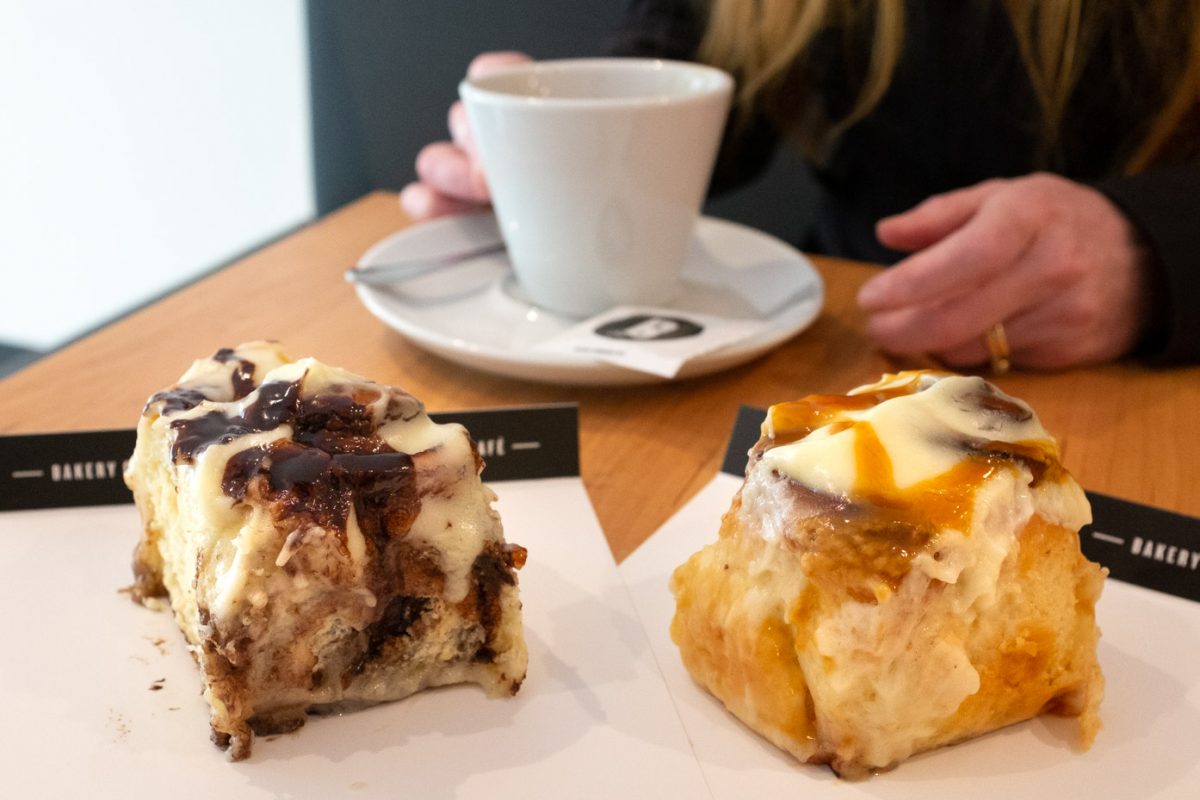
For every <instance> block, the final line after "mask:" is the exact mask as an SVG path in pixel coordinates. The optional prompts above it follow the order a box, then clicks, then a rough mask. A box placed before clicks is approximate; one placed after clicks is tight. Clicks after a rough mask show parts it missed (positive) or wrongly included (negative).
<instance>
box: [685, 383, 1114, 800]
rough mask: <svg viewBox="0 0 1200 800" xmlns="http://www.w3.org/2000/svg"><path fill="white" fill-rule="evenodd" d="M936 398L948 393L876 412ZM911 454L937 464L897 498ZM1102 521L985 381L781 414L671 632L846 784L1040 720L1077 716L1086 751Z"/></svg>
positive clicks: (726, 689) (1021, 408)
mask: <svg viewBox="0 0 1200 800" xmlns="http://www.w3.org/2000/svg"><path fill="white" fill-rule="evenodd" d="M924 392H932V393H934V394H935V395H940V396H939V397H937V398H936V399H930V398H932V395H931V396H930V397H929V398H920V399H919V400H918V402H917V403H913V404H912V405H913V407H912V408H908V409H905V408H904V407H903V405H900V406H896V407H895V408H890V409H887V410H886V411H885V412H878V411H874V410H875V409H880V408H882V404H884V403H888V402H892V401H895V400H896V399H897V398H910V399H911V398H916V397H917V395H918V394H921V393H924ZM947 409H949V411H947ZM943 414H946V415H948V416H949V417H952V418H953V419H950V420H949V421H947V419H938V417H939V416H940V415H943ZM1013 433H1016V436H1015V437H1014V436H1010V435H1009V434H1013ZM839 434H840V435H841V437H842V438H843V439H845V440H846V441H844V442H842V443H840V444H837V443H835V442H834V441H833V440H834V439H835V437H837V436H838V435H839ZM796 443H799V446H796V447H791V448H790V451H789V445H794V444H796ZM901 445H906V446H905V447H902V446H901ZM926 446H929V447H933V448H935V449H939V450H945V451H946V452H941V453H937V452H933V451H930V452H915V451H918V450H921V449H922V448H924V447H926ZM806 448H807V450H806ZM905 450H908V455H910V456H912V457H913V458H915V459H917V460H919V461H920V462H922V463H921V465H919V468H918V469H917V470H916V472H915V473H914V472H913V470H912V469H907V471H908V472H909V473H912V474H909V475H908V476H907V478H905V480H904V484H905V485H901V483H902V482H901V480H900V478H899V475H900V473H902V472H905V470H906V468H904V467H902V466H901V465H898V464H897V463H896V462H897V461H898V460H900V459H904V458H905V457H906V453H905ZM809 451H811V452H809ZM943 467H946V469H943ZM912 477H915V478H917V480H915V481H913V482H911V483H908V482H907V481H908V478H912ZM843 479H844V480H843ZM1089 520H1090V511H1089V509H1088V506H1087V501H1086V499H1085V498H1084V496H1083V493H1082V490H1081V489H1080V488H1079V486H1078V485H1077V484H1076V483H1075V481H1074V480H1073V479H1072V478H1071V477H1070V475H1069V474H1067V472H1066V471H1065V470H1064V469H1063V468H1062V466H1061V464H1060V462H1059V459H1058V450H1057V446H1056V444H1055V443H1054V441H1053V440H1052V439H1050V438H1049V436H1048V435H1046V434H1045V433H1044V431H1043V430H1042V429H1041V425H1040V423H1038V422H1037V419H1036V416H1035V415H1034V414H1033V412H1032V411H1031V410H1030V409H1029V408H1028V406H1026V405H1024V404H1023V403H1021V402H1020V401H1017V400H1015V399H1013V398H1011V397H1008V396H1007V395H1004V394H1002V393H1000V392H999V390H997V389H996V388H995V387H993V386H991V385H990V384H987V383H986V382H984V381H982V380H981V379H978V378H963V377H959V376H950V375H945V374H938V373H928V372H910V373H901V374H899V375H896V376H885V378H884V379H883V380H882V381H880V383H878V384H874V385H872V386H868V387H861V388H860V389H858V390H856V391H855V392H854V393H853V394H850V395H846V396H814V397H810V398H806V399H805V400H802V401H798V402H796V403H789V404H781V405H778V406H774V407H772V408H771V410H770V412H769V414H768V418H767V421H766V422H764V425H763V436H762V438H761V439H760V440H759V442H758V444H757V445H755V447H754V449H753V450H752V451H751V457H750V463H749V465H748V467H747V475H746V480H745V482H744V484H743V486H742V488H741V489H740V490H739V492H738V494H737V495H736V497H735V498H734V500H733V504H732V507H731V508H730V510H729V511H728V512H727V513H726V514H725V516H724V518H723V520H722V524H721V529H720V535H719V538H718V540H717V541H716V542H715V543H713V544H710V545H708V546H706V547H705V548H703V549H702V550H700V551H699V552H697V553H696V554H695V555H693V556H692V557H691V558H690V559H689V560H688V561H687V562H686V563H685V564H683V565H682V566H681V567H679V568H678V569H677V570H676V572H675V573H674V575H673V578H672V581H671V586H672V590H673V592H674V593H675V597H676V601H677V610H676V615H675V618H674V621H673V624H672V629H671V632H672V637H673V638H674V640H675V642H676V644H677V645H678V646H679V649H680V654H681V656H682V658H683V662H684V664H685V665H686V667H687V669H688V670H689V672H690V673H691V675H692V676H693V678H694V679H695V680H696V681H697V682H698V683H699V684H700V685H701V686H703V687H704V688H706V689H707V690H708V691H710V692H711V693H712V694H713V695H714V696H715V697H717V698H718V699H719V700H721V702H722V703H724V704H725V706H726V707H727V708H728V709H729V711H730V712H732V713H733V714H734V715H735V716H736V717H738V718H739V719H740V720H742V721H743V722H744V723H745V724H746V725H748V726H749V727H750V728H752V729H753V730H755V731H757V732H758V733H759V734H761V735H762V736H764V737H765V738H766V739H768V740H769V741H771V742H772V743H774V744H775V745H777V746H778V747H780V748H782V749H783V750H786V751H787V752H788V753H790V754H792V755H793V756H794V757H796V758H797V759H799V760H800V761H805V762H810V763H828V764H830V765H831V766H832V768H833V769H834V770H835V771H836V772H838V773H839V774H841V775H844V776H849V777H862V776H865V775H867V774H869V773H870V772H871V771H873V770H878V769H884V768H888V767H891V766H894V765H896V764H897V763H899V762H900V761H902V760H904V759H905V758H908V757H909V756H911V755H913V754H915V753H918V752H921V751H925V750H930V749H932V748H936V747H939V746H941V745H945V744H950V743H952V742H957V741H960V740H963V739H967V738H970V737H973V736H977V735H979V734H982V733H985V732H987V731H991V730H994V729H997V728H1000V727H1003V726H1005V725H1009V724H1011V723H1014V722H1018V721H1021V720H1025V719H1028V718H1031V717H1033V716H1035V715H1037V714H1040V713H1044V712H1046V713H1053V714H1059V715H1065V716H1075V717H1078V718H1079V730H1080V735H1081V743H1082V744H1083V745H1084V746H1087V745H1090V743H1091V741H1092V739H1093V738H1094V736H1095V735H1096V732H1097V730H1098V729H1099V715H1098V707H1099V703H1100V700H1101V697H1102V694H1103V677H1102V675H1101V672H1100V668H1099V665H1098V662H1097V660H1096V644H1097V638H1098V635H1099V632H1098V629H1097V627H1096V624H1095V618H1094V608H1095V603H1096V601H1097V599H1098V597H1099V595H1100V592H1101V588H1102V585H1103V581H1104V574H1105V573H1104V571H1103V570H1102V569H1100V568H1099V567H1098V566H1097V565H1096V564H1093V563H1091V562H1089V561H1088V560H1087V559H1085V558H1084V557H1083V555H1082V554H1081V553H1080V550H1079V541H1078V529H1079V527H1080V526H1081V525H1082V524H1085V523H1086V522H1087V521H1089Z"/></svg>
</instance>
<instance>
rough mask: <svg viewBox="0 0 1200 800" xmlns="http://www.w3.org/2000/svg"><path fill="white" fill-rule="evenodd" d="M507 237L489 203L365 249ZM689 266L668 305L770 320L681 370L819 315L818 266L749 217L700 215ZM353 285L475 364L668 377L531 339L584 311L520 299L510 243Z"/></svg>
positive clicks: (401, 325)
mask: <svg viewBox="0 0 1200 800" xmlns="http://www.w3.org/2000/svg"><path fill="white" fill-rule="evenodd" d="M499 239H500V234H499V232H498V231H497V229H496V220H495V217H494V216H493V215H492V214H491V213H481V214H470V215H466V216H456V217H446V218H443V219H438V220H434V221H432V222H428V223H424V224H421V225H414V226H412V227H409V228H405V229H404V230H402V231H398V232H397V233H394V234H392V235H391V236H388V237H387V238H386V239H383V240H382V241H380V242H378V243H377V244H375V245H374V246H373V247H372V248H371V249H370V250H368V251H367V252H366V253H365V254H364V255H363V257H362V258H361V259H360V260H359V266H364V267H365V266H372V265H374V264H383V263H388V262H390V261H394V260H398V259H409V258H422V257H435V256H440V255H444V254H447V253H451V252H458V251H463V250H469V249H472V247H474V246H479V245H482V244H486V243H489V242H496V241H499ZM563 268H564V269H570V265H569V264H564V265H563ZM684 275H685V283H684V288H683V290H682V292H681V294H680V296H679V297H678V298H677V299H676V301H675V302H674V303H672V304H671V308H672V309H675V310H679V311H693V312H698V313H704V314H715V315H719V316H726V317H748V318H756V319H761V320H763V321H764V322H766V323H767V324H766V325H765V326H764V327H763V329H762V330H761V331H759V332H758V333H757V334H755V335H754V336H751V337H750V338H748V339H743V340H741V341H739V342H736V343H734V344H731V345H728V346H726V347H723V348H721V349H719V350H716V351H714V352H711V353H707V354H705V355H702V356H699V357H697V358H696V359H694V360H692V361H689V362H688V363H687V364H685V365H684V367H683V368H682V370H680V372H679V374H678V375H677V376H676V379H677V380H678V379H682V378H690V377H695V376H697V375H705V374H708V373H711V372H716V371H718V370H723V369H728V368H729V367H732V366H735V365H737V364H741V363H744V362H746V361H749V360H751V359H753V358H756V357H758V356H760V355H762V354H763V353H765V352H766V351H768V350H770V349H771V348H772V347H775V346H776V345H778V344H780V343H781V342H783V341H785V340H787V339H789V338H790V337H792V336H794V335H795V334H797V333H799V332H800V331H802V330H804V329H805V328H807V327H808V326H809V325H810V324H812V322H813V320H814V319H816V317H817V315H818V314H819V313H820V311H821V306H822V304H823V302H824V284H823V282H822V281H821V276H820V275H818V274H817V271H816V270H815V269H813V266H812V264H811V263H810V262H809V261H808V259H806V258H805V257H804V256H803V255H801V254H800V253H799V252H798V251H797V250H796V249H795V248H793V247H791V246H790V245H787V244H785V243H784V242H782V241H780V240H778V239H776V238H775V237H773V236H770V235H768V234H765V233H762V232H761V231H756V230H754V229H753V228H748V227H746V226H744V225H738V224H735V223H732V222H726V221H724V220H719V219H713V218H711V217H702V218H701V219H700V221H699V223H698V224H697V226H696V233H695V235H694V239H693V242H692V247H691V250H690V252H689V255H688V262H687V265H686V267H685V268H684ZM356 289H357V291H358V297H359V299H360V300H361V301H362V303H363V305H365V306H366V307H367V309H368V310H370V312H371V313H372V314H374V315H375V316H376V317H378V318H379V319H381V320H383V321H384V322H385V323H387V324H388V325H389V326H391V327H392V328H395V329H396V330H397V331H399V332H400V333H401V334H403V335H404V336H405V337H407V338H408V339H410V340H411V341H412V342H413V343H415V344H417V345H419V346H420V347H423V348H425V349H426V350H429V351H431V352H433V353H437V354H438V355H440V356H443V357H444V358H447V359H450V360H451V361H455V362H457V363H460V364H464V365H466V366H469V367H474V368H476V369H481V370H484V371H487V372H493V373H496V374H499V375H506V376H509V377H515V378H524V379H527V380H532V381H542V382H548V383H567V384H603V385H621V384H637V383H655V382H660V381H663V380H666V379H664V378H661V377H659V376H656V375H651V374H648V373H643V372H638V371H636V370H632V369H627V368H625V367H619V366H615V365H612V364H607V363H605V362H603V361H599V360H596V359H593V358H589V357H585V356H579V355H574V354H565V353H554V352H546V351H540V350H535V349H534V348H535V346H536V345H538V344H539V343H541V342H544V341H546V340H547V339H549V338H550V337H552V336H555V335H557V334H559V333H561V332H562V331H564V330H566V329H567V328H569V327H571V326H573V325H575V324H577V323H578V322H579V320H577V319H571V318H569V317H563V316H559V315H557V314H553V313H551V312H548V311H543V310H542V309H540V308H537V307H535V306H533V305H530V304H529V303H528V302H527V301H525V300H524V299H522V297H521V293H520V289H519V287H518V286H517V284H516V281H515V279H514V278H513V276H512V272H511V268H510V266H509V261H508V256H507V255H506V254H504V253H499V254H494V255H488V256H481V257H478V258H475V259H472V260H470V261H467V262H463V263H461V264H456V265H454V266H450V267H446V268H444V269H441V270H439V271H437V272H434V273H431V274H428V275H424V276H422V277H419V278H413V279H410V280H407V281H404V282H403V283H400V284H396V285H392V286H386V287H377V286H364V285H358V286H357V287H356Z"/></svg>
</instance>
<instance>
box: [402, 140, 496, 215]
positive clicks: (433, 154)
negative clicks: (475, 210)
mask: <svg viewBox="0 0 1200 800" xmlns="http://www.w3.org/2000/svg"><path fill="white" fill-rule="evenodd" d="M417 177H419V178H420V179H421V182H422V183H424V184H425V185H426V186H429V187H432V188H433V189H435V190H436V191H438V192H440V193H442V194H444V195H447V196H449V197H452V198H454V199H456V200H460V201H465V202H468V203H476V204H483V203H487V202H489V200H490V195H489V193H488V188H487V181H486V180H485V179H484V177H483V172H482V170H481V169H480V168H479V164H478V162H477V161H476V160H475V159H473V158H471V156H470V154H469V153H467V152H466V151H465V150H463V149H462V148H461V147H459V146H457V145H455V144H452V143H451V142H434V143H433V144H428V145H425V147H424V148H422V149H421V152H420V153H418V154H417Z"/></svg>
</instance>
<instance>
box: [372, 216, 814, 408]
mask: <svg viewBox="0 0 1200 800" xmlns="http://www.w3.org/2000/svg"><path fill="white" fill-rule="evenodd" d="M469 217H477V218H479V219H480V220H481V223H480V224H482V220H484V219H486V218H490V219H491V220H492V221H494V220H495V215H494V214H493V213H492V212H491V211H478V212H471V213H469V214H466V215H456V216H453V217H440V218H438V219H434V220H429V221H428V222H422V223H415V224H413V225H410V226H408V227H405V228H402V229H400V230H398V231H394V232H393V233H391V234H388V235H387V236H385V237H384V238H382V239H380V240H379V241H377V242H375V243H374V244H373V245H371V247H369V248H368V249H367V250H366V251H365V252H364V253H363V255H362V256H361V257H360V258H359V260H358V266H359V267H366V266H371V264H372V262H373V261H374V260H377V259H379V257H380V254H382V253H385V252H387V251H389V250H390V249H391V248H392V247H394V246H395V243H396V242H397V241H399V240H403V239H405V238H408V237H410V236H413V235H416V234H417V233H418V232H420V233H424V234H426V235H436V234H431V233H430V229H431V228H437V227H447V228H449V227H453V226H456V225H461V224H462V223H463V222H464V221H465V220H464V218H469ZM702 226H704V227H709V228H712V227H716V228H725V229H727V230H729V231H731V232H733V233H734V234H736V235H739V236H745V237H751V238H754V239H758V240H762V241H768V242H770V243H772V244H773V245H774V246H776V247H779V248H781V249H783V250H785V251H787V252H788V255H789V256H790V257H791V258H792V259H793V260H794V266H795V267H796V268H797V269H799V270H800V271H802V272H806V273H808V275H807V277H808V279H809V281H811V283H812V285H813V287H814V289H815V292H814V293H813V296H812V297H811V298H807V299H806V300H805V301H804V306H807V307H809V310H808V313H806V314H802V315H801V316H800V317H799V318H798V319H797V320H795V321H794V322H791V323H790V324H781V323H780V322H779V321H778V320H777V319H776V318H777V317H779V316H782V315H786V314H789V313H795V312H794V309H793V308H785V309H782V310H780V311H778V312H776V313H775V314H773V315H771V316H770V317H767V321H768V322H770V323H772V325H771V326H770V327H768V328H767V329H765V330H764V331H763V332H762V333H760V334H758V335H755V336H752V337H750V338H749V339H745V340H742V341H739V342H734V343H732V344H729V345H726V346H724V347H721V348H718V349H717V350H714V351H712V352H710V353H705V354H702V355H700V356H697V357H696V358H694V359H692V360H690V361H689V362H687V363H686V364H685V365H684V366H683V368H682V369H681V370H680V371H679V373H678V374H677V375H675V376H674V377H672V378H667V377H663V376H661V375H654V374H651V373H646V372H641V371H639V370H634V369H630V368H628V367H623V366H619V365H616V364H611V363H609V362H606V361H601V360H599V359H596V358H594V357H591V356H581V355H575V354H571V353H556V352H552V351H539V350H534V349H523V350H519V351H514V350H512V349H497V348H495V347H493V346H490V345H488V344H486V343H484V342H474V341H472V342H467V341H465V340H463V339H461V338H458V337H454V336H450V335H448V334H445V333H443V332H441V331H438V330H436V329H432V328H429V327H427V326H425V325H419V324H417V323H414V322H413V321H412V320H411V319H408V318H406V317H404V316H403V315H401V314H397V313H396V312H395V311H394V310H393V309H390V308H387V307H385V304H384V302H383V299H384V296H385V294H384V292H385V291H386V290H385V288H384V287H375V286H368V285H365V284H356V285H355V287H354V288H355V293H356V295H357V297H358V299H359V302H361V303H362V304H363V305H364V306H365V307H366V309H367V310H368V311H369V312H371V314H372V315H373V316H374V317H375V318H376V319H378V320H379V321H381V322H383V323H384V324H385V325H386V326H387V327H389V328H390V329H392V330H393V331H395V332H397V333H399V334H400V335H401V336H403V337H404V338H405V339H407V340H409V341H410V342H412V343H413V344H414V345H415V346H417V347H419V348H420V349H423V350H425V351H427V352H432V353H434V354H436V355H439V356H441V357H443V358H446V359H447V360H450V361H453V362H455V363H458V364H462V365H464V366H468V367H472V368H474V369H479V370H481V371H484V372H488V373H491V374H494V375H498V376H501V377H506V378H520V379H525V380H530V381H534V382H539V383H571V384H577V385H609V386H613V385H636V384H652V383H667V382H674V381H680V380H686V379H689V378H694V377H700V376H702V375H709V374H712V373H715V372H720V371H723V370H726V369H730V368H732V367H735V366H738V365H739V364H743V363H746V362H749V361H752V360H754V359H755V358H757V357H759V356H761V355H763V354H765V353H766V352H768V351H770V350H772V349H774V348H775V347H777V346H778V345H779V344H781V343H783V342H785V341H787V340H788V339H790V338H791V337H793V336H796V335H797V334H799V333H801V332H803V331H804V330H806V329H808V328H809V327H811V326H812V324H813V323H814V322H815V321H816V320H817V318H818V317H819V316H820V315H821V312H822V311H823V310H824V307H825V282H824V279H823V278H822V277H821V274H820V272H819V271H818V270H817V269H816V267H815V265H814V264H813V263H812V261H811V260H810V259H809V258H808V257H807V256H805V255H804V254H803V253H802V252H800V251H799V250H798V249H796V248H795V247H794V246H792V245H791V244H789V243H787V242H785V241H783V240H782V239H779V238H778V237H776V236H773V235H772V234H770V233H767V232H766V231H762V230H759V229H757V228H753V227H751V226H749V225H744V224H742V223H739V222H734V221H732V220H726V219H721V218H719V217H713V216H708V215H701V216H700V217H699V218H698V219H697V222H696V231H695V232H694V233H693V234H692V235H693V237H694V238H695V237H699V236H701V235H702V234H701V231H700V228H701V227H702ZM497 235H498V234H497ZM495 258H507V256H505V255H492V256H486V257H484V259H487V260H490V259H495ZM502 280H503V277H501V278H498V279H497V280H495V281H493V282H491V283H490V284H489V285H488V288H487V290H486V291H489V292H491V291H495V290H496V289H497V287H498V286H499V284H500V282H501V281H502ZM505 296H506V298H507V299H508V300H509V301H510V302H512V303H514V304H515V305H517V306H519V307H522V308H525V309H527V310H534V309H537V310H539V311H541V313H543V314H547V315H550V316H553V317H555V318H556V319H560V320H562V321H563V322H564V324H567V325H573V324H576V323H577V322H579V321H581V320H572V319H570V318H568V317H564V316H563V315H560V314H555V313H554V312H550V311H546V310H544V309H540V308H538V307H537V306H534V305H532V304H528V303H526V302H524V301H522V300H520V299H519V298H517V297H515V296H513V295H512V294H509V293H505ZM664 308H667V309H669V308H670V305H666V306H664Z"/></svg>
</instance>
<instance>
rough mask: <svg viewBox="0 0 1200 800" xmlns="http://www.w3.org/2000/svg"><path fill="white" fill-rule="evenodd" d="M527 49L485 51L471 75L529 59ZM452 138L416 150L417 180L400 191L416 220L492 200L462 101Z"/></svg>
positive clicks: (453, 117)
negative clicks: (522, 50)
mask: <svg viewBox="0 0 1200 800" xmlns="http://www.w3.org/2000/svg"><path fill="white" fill-rule="evenodd" d="M529 60H530V59H529V56H527V55H525V54H524V53H509V52H504V53H483V54H481V55H478V56H476V57H475V59H474V60H473V61H471V65H470V66H469V67H468V68H467V75H468V76H475V75H482V74H484V73H485V72H490V71H492V70H494V69H496V68H497V67H503V66H505V65H507V64H518V63H521V62H524V61H529ZM449 127H450V139H451V141H449V142H433V143H432V144H428V145H425V147H423V148H421V152H420V153H418V154H417V165H416V166H417V180H416V182H415V183H410V184H409V185H407V186H405V187H404V189H403V190H402V191H401V192H400V206H401V207H402V208H403V209H404V211H405V213H407V214H408V215H409V216H410V217H412V218H413V219H414V220H417V221H420V220H427V219H433V218H434V217H442V216H446V215H447V214H462V213H465V212H468V211H478V210H479V209H480V208H483V207H485V206H487V205H488V204H489V203H490V202H491V199H492V198H491V194H490V193H489V192H488V186H487V180H486V179H485V178H484V175H483V167H482V165H481V164H480V163H479V153H478V151H477V150H476V149H475V143H474V141H473V140H472V138H471V130H470V127H469V126H468V125H467V112H466V109H465V108H463V104H462V101H455V103H454V105H452V106H450V114H449Z"/></svg>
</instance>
